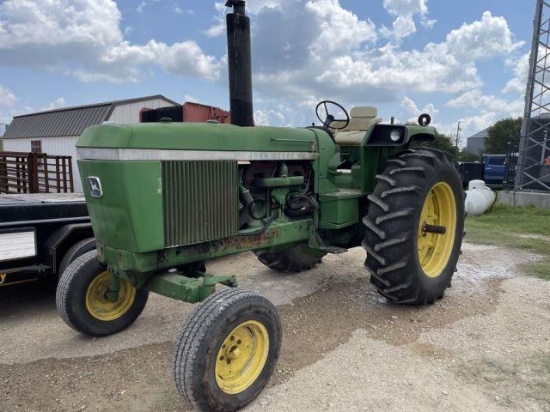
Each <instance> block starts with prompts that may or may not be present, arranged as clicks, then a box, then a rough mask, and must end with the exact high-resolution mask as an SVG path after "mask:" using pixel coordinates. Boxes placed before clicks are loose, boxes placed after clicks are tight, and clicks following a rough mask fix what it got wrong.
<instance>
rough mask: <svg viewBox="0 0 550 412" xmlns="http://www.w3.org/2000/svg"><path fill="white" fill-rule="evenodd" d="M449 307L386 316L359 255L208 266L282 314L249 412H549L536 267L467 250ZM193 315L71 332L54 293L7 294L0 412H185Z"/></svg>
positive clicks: (150, 311) (501, 252)
mask: <svg viewBox="0 0 550 412" xmlns="http://www.w3.org/2000/svg"><path fill="white" fill-rule="evenodd" d="M463 249H464V254H463V256H462V258H461V261H460V264H459V268H458V272H457V273H456V275H455V278H454V280H453V287H452V288H451V289H449V290H448V292H447V294H446V298H445V299H444V300H442V301H439V302H438V303H436V304H434V305H432V306H429V307H422V308H415V307H401V306H394V305H390V304H387V303H386V301H385V300H384V299H383V298H381V297H380V296H379V295H378V294H377V293H376V291H375V290H374V288H373V287H372V285H370V283H369V280H368V274H367V273H366V271H365V270H364V269H363V267H362V263H363V260H364V252H363V251H362V250H361V249H353V250H350V251H349V252H348V253H345V254H341V255H332V256H328V257H326V258H325V259H324V263H323V264H322V265H320V266H319V267H318V268H316V269H313V270H311V271H308V272H304V273H301V274H298V275H280V274H276V273H273V272H271V271H269V270H268V269H266V268H265V267H264V266H263V265H261V264H260V263H259V262H258V261H257V260H256V259H255V257H254V256H253V255H252V254H243V255H240V256H234V257H230V258H226V259H223V260H217V261H215V262H212V263H211V264H209V265H208V269H209V270H210V271H212V272H213V273H216V274H232V273H236V274H238V277H239V281H240V284H241V286H242V287H245V288H248V289H252V290H257V291H259V292H260V293H262V294H264V295H265V296H267V297H268V298H269V299H271V300H272V301H273V302H274V303H275V304H276V305H277V306H278V309H279V311H280V314H281V318H282V321H283V328H284V334H283V347H282V353H281V358H280V360H279V364H278V366H277V369H276V372H275V374H274V376H273V378H272V379H271V382H270V383H269V385H268V387H267V388H266V390H264V392H263V393H262V394H261V395H260V397H259V398H258V399H257V400H256V401H255V402H254V403H252V404H251V405H250V406H249V407H248V408H247V410H249V411H260V410H261V411H265V410H267V411H296V410H302V411H319V410H327V411H328V410H335V411H339V410H349V411H355V410H358V411H394V410H395V411H415V410H424V411H436V410H451V411H475V410H479V411H481V410H483V411H517V410H525V411H550V299H549V296H550V282H545V281H541V280H537V279H532V278H527V277H524V276H522V275H521V273H519V272H518V270H517V269H516V265H517V264H519V263H522V262H525V261H528V260H533V259H536V256H533V255H530V254H528V253H525V252H521V251H517V250H509V249H504V248H498V247H493V246H476V245H469V244H465V245H464V248H463ZM191 309H192V305H189V304H185V303H182V302H177V301H173V300H170V299H167V298H164V297H162V296H158V295H155V296H151V298H150V301H149V303H148V305H147V307H146V308H145V311H144V313H143V314H142V316H141V317H140V318H139V319H138V320H137V321H136V322H135V323H134V325H132V326H131V327H130V328H128V329H127V330H125V331H124V332H122V333H119V334H117V335H114V336H110V337H106V338H102V339H92V338H88V337H84V336H81V335H79V334H78V333H76V332H74V331H73V330H72V329H70V328H69V327H68V326H66V325H65V324H64V323H63V321H62V320H61V319H60V318H59V316H58V315H57V313H56V310H55V289H54V287H53V286H51V285H44V284H34V285H28V286H25V287H18V288H16V287H11V288H4V289H0V312H1V313H2V316H1V317H0V385H2V391H1V392H0V411H79V410H87V411H88V410H92V411H121V410H122V411H138V412H140V411H160V412H163V411H166V412H168V411H187V410H191V407H190V405H189V404H188V403H186V402H185V400H183V399H181V398H180V397H179V395H178V394H177V392H176V389H175V386H174V382H173V378H172V372H171V369H170V368H171V366H170V363H171V360H172V351H173V345H174V339H175V336H176V334H177V332H178V330H179V329H180V328H181V325H182V324H183V322H184V321H185V319H186V317H187V316H188V314H189V313H190V311H191Z"/></svg>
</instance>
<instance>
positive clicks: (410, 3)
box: [380, 0, 436, 43]
mask: <svg viewBox="0 0 550 412" xmlns="http://www.w3.org/2000/svg"><path fill="white" fill-rule="evenodd" d="M383 5H384V8H385V9H386V11H387V12H388V13H389V14H390V15H392V16H394V17H395V20H394V21H393V23H392V27H393V30H390V29H389V28H387V27H385V26H383V27H382V28H381V29H380V34H381V35H382V36H383V37H386V38H393V39H394V40H395V41H396V42H397V43H400V42H401V40H402V39H404V38H405V37H408V36H410V35H412V34H414V33H416V24H415V16H416V15H418V16H420V23H421V24H422V26H423V27H424V28H426V29H430V28H432V27H433V26H434V25H435V23H436V20H430V19H428V18H427V14H428V1H427V0H384V2H383Z"/></svg>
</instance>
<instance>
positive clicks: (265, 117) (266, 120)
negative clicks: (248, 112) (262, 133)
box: [254, 110, 285, 126]
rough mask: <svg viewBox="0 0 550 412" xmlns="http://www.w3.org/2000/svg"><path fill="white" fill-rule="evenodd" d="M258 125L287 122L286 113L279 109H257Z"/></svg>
mask: <svg viewBox="0 0 550 412" xmlns="http://www.w3.org/2000/svg"><path fill="white" fill-rule="evenodd" d="M254 121H255V123H256V126H273V125H281V124H284V123H285V115H284V114H283V113H281V112H279V111H277V110H255V111H254Z"/></svg>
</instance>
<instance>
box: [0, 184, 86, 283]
mask: <svg viewBox="0 0 550 412" xmlns="http://www.w3.org/2000/svg"><path fill="white" fill-rule="evenodd" d="M94 248H95V239H94V237H93V231H92V226H91V223H90V218H89V216H88V210H87V208H86V201H85V199H84V196H83V194H82V193H35V194H34V193H33V194H0V287H2V286H7V285H12V284H16V283H22V282H29V281H32V280H36V279H39V278H44V277H48V276H49V277H56V278H57V277H59V276H60V275H61V273H63V271H64V270H65V268H66V267H67V266H68V265H69V264H70V263H71V262H72V261H73V260H74V259H75V258H77V257H78V256H80V255H81V254H83V253H85V252H87V251H89V250H92V249H94Z"/></svg>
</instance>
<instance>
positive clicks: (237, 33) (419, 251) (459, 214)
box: [57, 0, 464, 410]
mask: <svg viewBox="0 0 550 412" xmlns="http://www.w3.org/2000/svg"><path fill="white" fill-rule="evenodd" d="M227 6H228V7H232V8H233V10H232V12H231V13H229V14H228V15H227V26H228V30H227V32H228V53H229V55H228V64H229V78H230V105H231V117H232V124H231V125H226V124H212V123H172V122H170V121H164V122H161V123H156V124H151V123H146V124H136V125H114V124H109V125H100V126H94V127H91V128H89V129H87V130H86V131H85V132H84V133H83V134H82V136H81V137H80V138H79V140H78V143H77V146H78V155H79V160H78V165H79V170H80V174H81V177H82V181H83V182H86V189H85V191H86V193H85V195H86V201H87V205H88V210H89V213H90V217H91V221H92V226H93V230H94V234H95V237H96V239H97V252H96V251H92V252H89V253H86V254H84V255H83V256H81V257H80V258H78V259H76V260H75V261H74V262H73V263H72V264H71V265H70V266H69V268H68V269H67V270H66V271H65V273H64V275H63V276H62V277H61V279H60V283H59V286H58V291H57V307H58V311H59V313H60V314H61V317H62V318H63V319H64V321H65V322H66V323H67V324H68V325H69V326H71V327H72V328H73V329H75V330H76V331H78V332H81V333H83V334H86V335H90V336H105V335H109V334H113V333H117V332H119V331H121V330H123V329H125V328H126V327H128V326H129V325H131V324H132V322H134V320H136V318H137V317H138V316H139V315H140V313H141V312H142V310H143V308H144V307H145V305H146V302H147V297H148V294H149V292H150V291H153V292H156V293H160V294H162V295H165V296H169V297H172V298H175V299H180V300H183V301H186V302H193V303H195V302H201V303H200V304H199V305H197V307H196V308H195V310H194V311H193V313H192V314H191V316H190V318H189V320H188V322H187V323H186V325H184V327H183V329H182V331H181V333H180V334H179V335H178V337H177V344H176V351H175V356H174V378H175V382H176V385H177V388H178V390H179V391H180V393H181V394H182V395H183V396H185V397H187V399H188V400H189V401H190V402H191V404H193V405H194V406H195V407H196V408H197V409H200V410H235V409H238V408H241V407H243V406H244V405H246V404H248V403H249V402H251V401H252V400H253V399H254V398H255V397H256V396H257V395H258V394H259V392H260V391H261V390H262V388H263V387H264V386H265V384H266V383H267V381H268V379H269V378H270V376H271V374H272V372H273V370H274V367H275V364H276V362H277V358H278V356H279V351H280V346H281V322H280V318H279V315H278V313H277V310H276V308H275V307H274V306H273V304H271V302H269V301H268V300H267V299H265V298H264V297H262V296H260V295H259V294H257V293H254V292H250V291H246V290H242V289H238V288H236V286H237V281H236V278H235V277H234V276H220V275H213V274H210V273H207V271H206V268H205V261H207V260H208V259H212V258H217V257H221V256H226V255H230V254H235V253H241V252H245V251H251V250H252V251H254V253H255V254H256V256H257V257H258V259H259V260H260V262H262V263H263V264H265V265H266V266H268V267H270V268H272V269H273V270H276V271H280V272H299V271H302V270H307V269H311V268H312V267H313V266H315V265H317V264H320V263H321V262H322V259H323V257H324V256H325V255H326V254H327V253H340V252H344V251H346V250H347V249H349V248H353V247H357V246H360V245H362V246H363V247H364V248H365V250H366V260H365V267H366V269H367V270H368V272H369V273H370V279H371V282H372V283H373V284H374V286H375V287H376V289H377V290H378V291H379V292H380V294H382V295H383V296H385V297H386V298H387V299H388V301H390V302H395V303H406V304H411V305H424V304H431V303H433V302H434V301H435V300H436V299H441V298H442V297H443V294H444V292H445V290H446V289H447V288H448V287H449V286H450V284H451V278H452V276H453V273H454V271H455V268H456V264H457V260H458V256H459V253H460V247H461V242H462V235H463V229H464V199H463V191H462V185H461V181H460V178H459V175H458V173H457V171H456V169H455V167H454V165H453V162H452V159H451V158H450V157H449V156H448V155H447V154H445V153H443V152H440V151H437V150H430V149H427V148H422V147H421V146H417V145H416V146H415V145H411V144H412V143H413V142H415V141H420V140H433V139H434V136H435V134H436V131H435V128H433V127H431V126H428V124H429V122H430V119H429V116H427V115H422V116H420V118H419V125H418V126H405V125H398V124H393V122H391V123H390V124H384V123H382V122H381V119H379V118H378V117H377V113H376V109H374V108H364V107H363V108H353V109H351V111H350V115H348V113H347V112H346V110H345V109H344V108H343V107H341V106H339V105H337V104H335V103H334V102H331V101H323V102H321V103H319V105H318V106H317V116H318V117H319V118H320V120H321V122H322V126H311V127H306V128H300V129H292V128H275V127H256V126H254V120H253V117H252V80H251V65H250V21H249V19H248V17H247V16H246V13H245V2H244V1H235V0H232V1H228V2H227ZM334 105H336V107H335V109H337V110H338V113H342V115H341V116H336V117H339V118H338V119H336V118H335V115H334V114H333V113H336V112H335V111H334V110H333V107H332V106H334ZM412 147H415V148H412ZM217 284H221V285H225V286H227V287H225V288H223V290H222V291H220V292H216V293H215V286H216V285H217Z"/></svg>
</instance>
